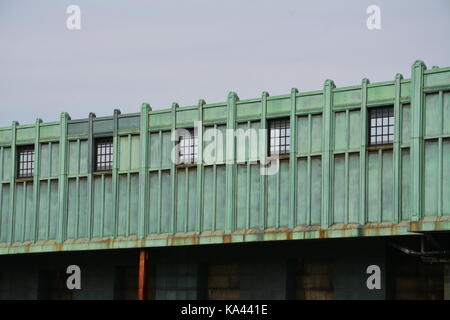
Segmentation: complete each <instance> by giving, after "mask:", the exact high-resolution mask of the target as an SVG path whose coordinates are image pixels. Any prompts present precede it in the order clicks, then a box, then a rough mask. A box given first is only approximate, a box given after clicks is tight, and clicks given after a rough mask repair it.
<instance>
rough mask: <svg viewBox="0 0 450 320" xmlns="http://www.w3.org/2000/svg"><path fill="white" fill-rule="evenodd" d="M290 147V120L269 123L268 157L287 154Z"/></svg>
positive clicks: (275, 120) (276, 120) (277, 120)
mask: <svg viewBox="0 0 450 320" xmlns="http://www.w3.org/2000/svg"><path fill="white" fill-rule="evenodd" d="M290 146H291V129H290V119H289V118H283V119H274V120H270V121H269V155H270V156H273V155H282V154H289V151H290Z"/></svg>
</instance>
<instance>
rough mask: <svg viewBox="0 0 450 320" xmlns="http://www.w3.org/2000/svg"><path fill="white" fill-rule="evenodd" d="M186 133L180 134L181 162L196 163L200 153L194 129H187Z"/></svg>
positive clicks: (179, 160) (179, 161)
mask: <svg viewBox="0 0 450 320" xmlns="http://www.w3.org/2000/svg"><path fill="white" fill-rule="evenodd" d="M187 131H188V132H186V133H185V134H183V135H181V136H180V140H179V148H180V149H179V150H180V153H179V159H178V163H179V164H189V163H195V162H196V161H197V154H198V141H197V135H196V134H195V132H194V129H189V130H187Z"/></svg>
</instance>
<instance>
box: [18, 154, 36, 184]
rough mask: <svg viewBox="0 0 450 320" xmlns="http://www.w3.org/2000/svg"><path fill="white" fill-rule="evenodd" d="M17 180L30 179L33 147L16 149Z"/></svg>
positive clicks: (32, 165)
mask: <svg viewBox="0 0 450 320" xmlns="http://www.w3.org/2000/svg"><path fill="white" fill-rule="evenodd" d="M17 152H18V153H17V160H18V161H17V178H31V177H33V174H34V146H23V147H19V148H18V149H17Z"/></svg>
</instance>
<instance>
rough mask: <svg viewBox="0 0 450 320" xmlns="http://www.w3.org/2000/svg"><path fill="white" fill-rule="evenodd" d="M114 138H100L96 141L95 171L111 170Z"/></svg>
mask: <svg viewBox="0 0 450 320" xmlns="http://www.w3.org/2000/svg"><path fill="white" fill-rule="evenodd" d="M113 150H114V148H113V141H112V139H99V140H97V141H96V143H95V151H96V162H95V171H111V170H112V165H113Z"/></svg>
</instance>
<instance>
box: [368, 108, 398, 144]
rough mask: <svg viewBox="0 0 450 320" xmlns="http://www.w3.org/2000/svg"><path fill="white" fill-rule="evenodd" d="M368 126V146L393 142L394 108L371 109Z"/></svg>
mask: <svg viewBox="0 0 450 320" xmlns="http://www.w3.org/2000/svg"><path fill="white" fill-rule="evenodd" d="M369 124H370V128H369V144H370V145H372V146H376V145H385V144H392V143H393V142H394V107H379V108H371V109H370V111H369Z"/></svg>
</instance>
